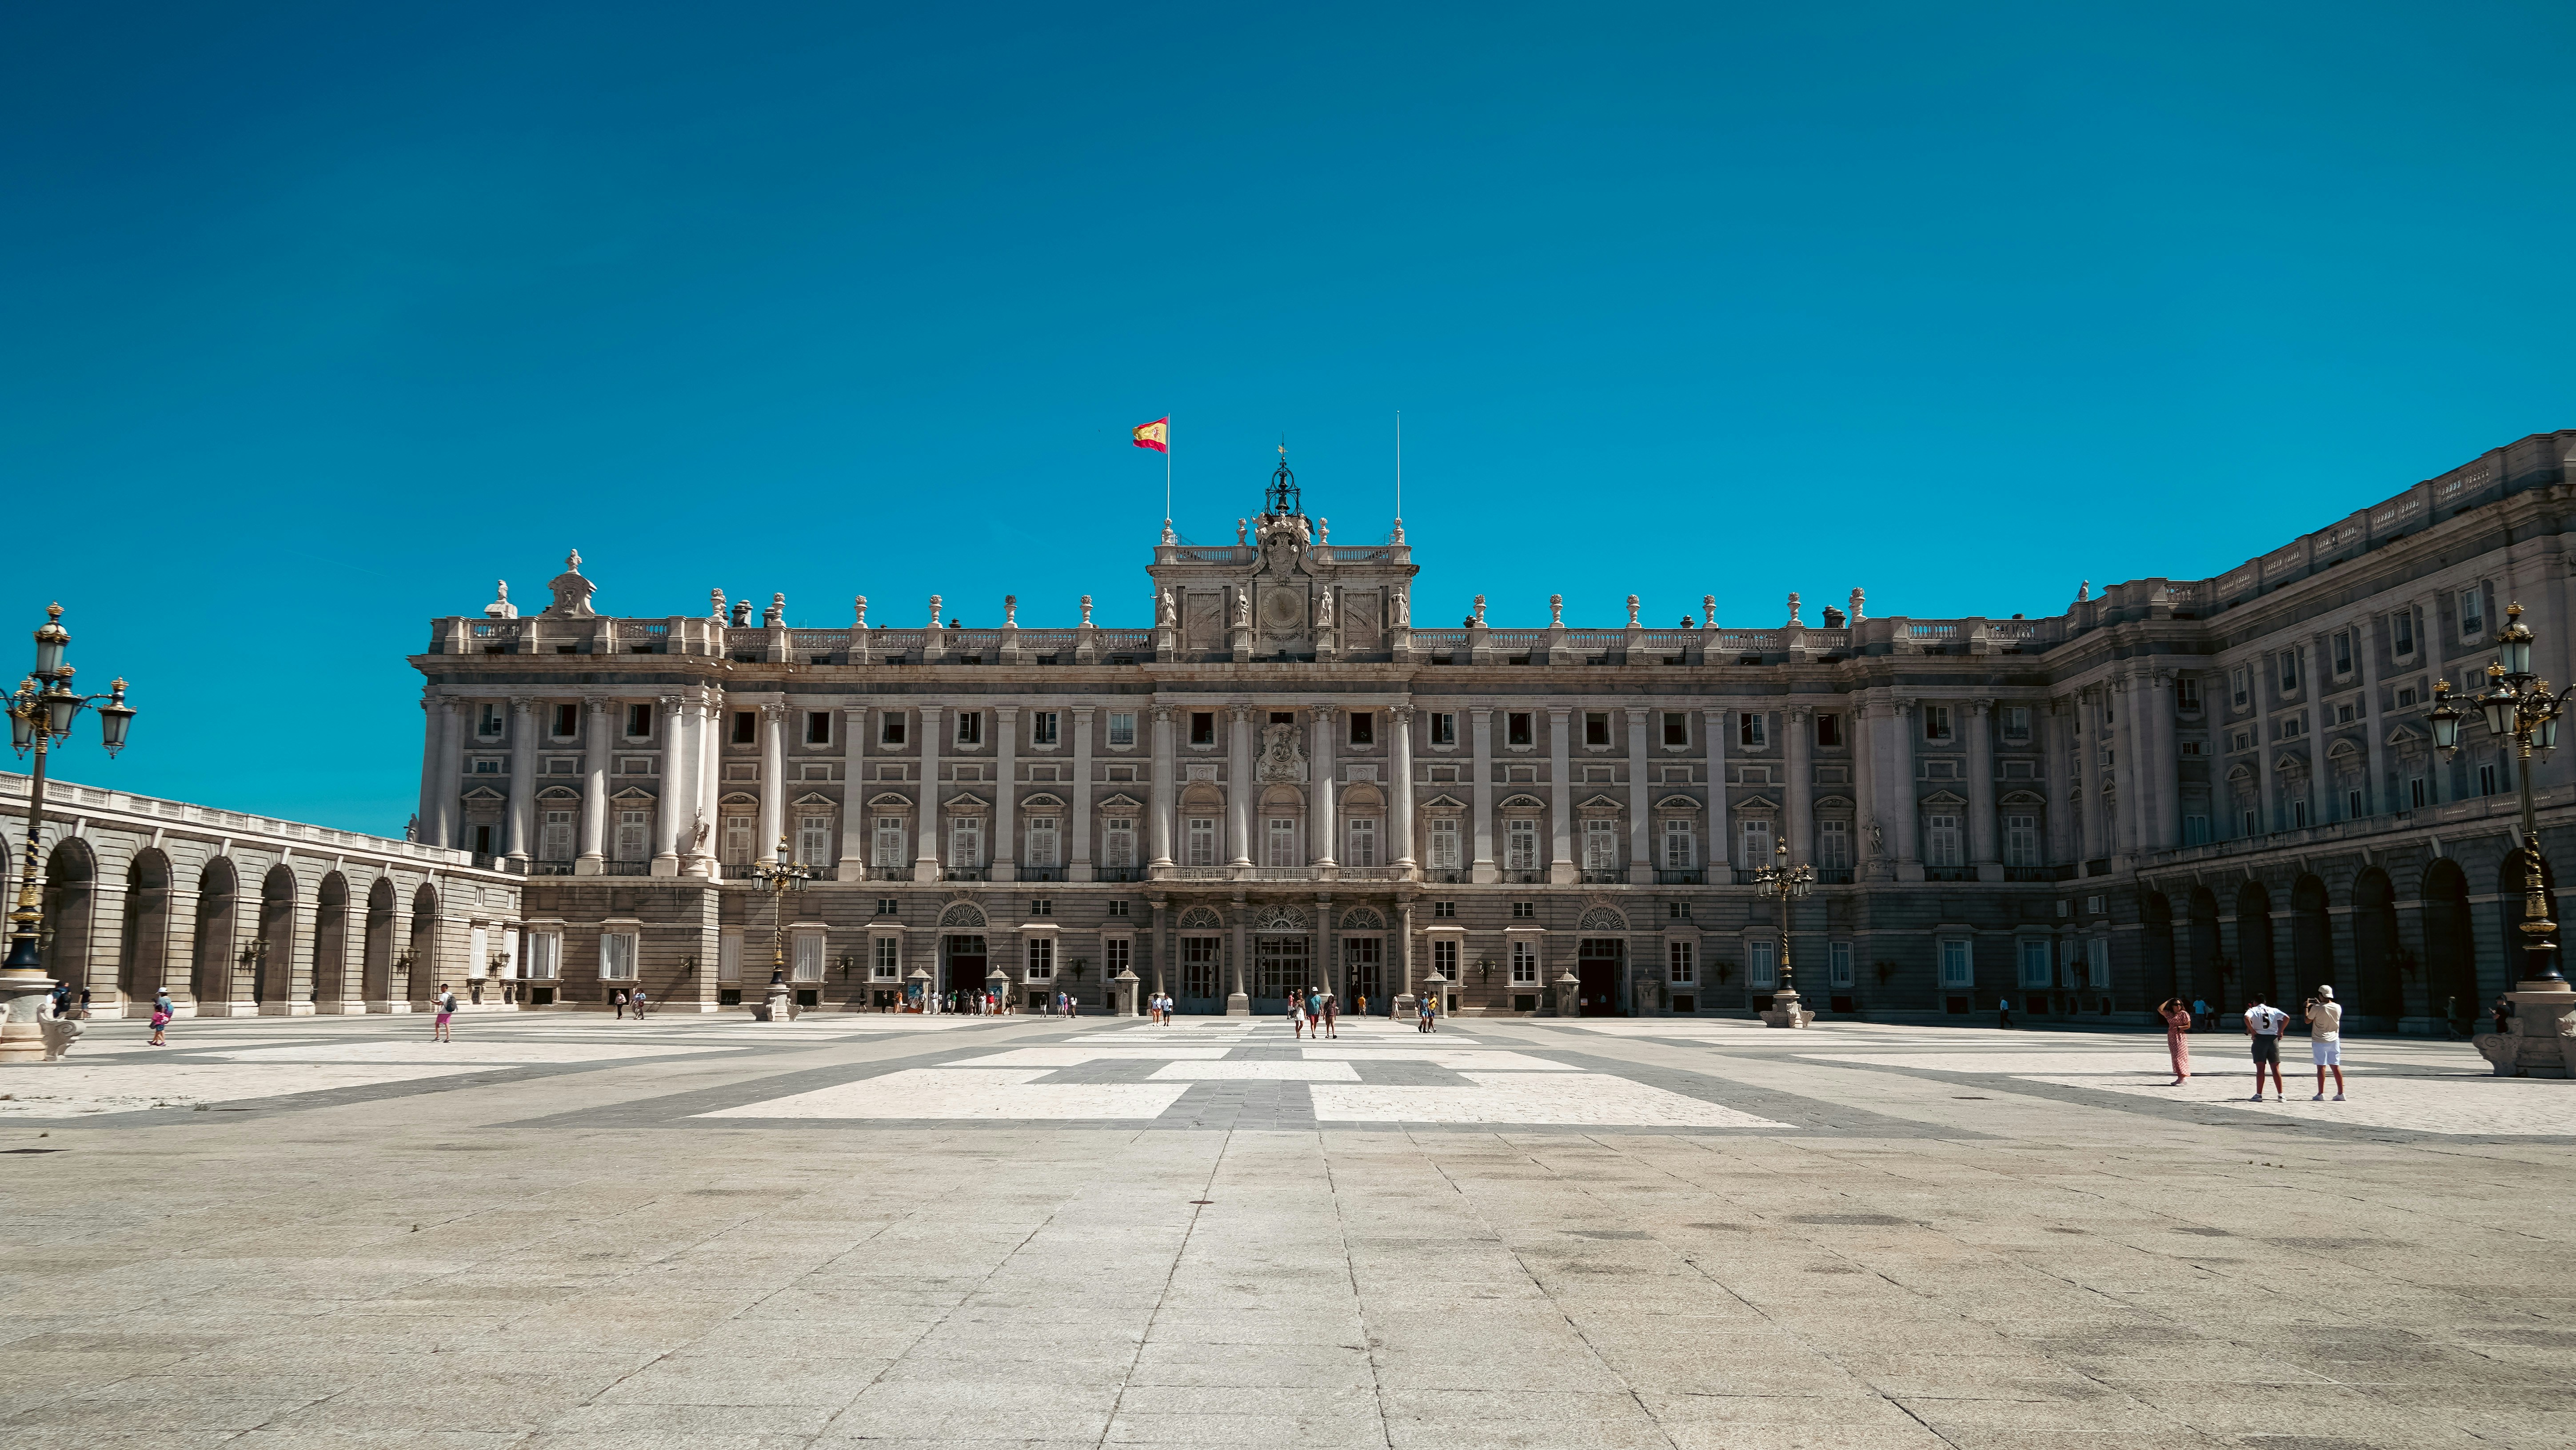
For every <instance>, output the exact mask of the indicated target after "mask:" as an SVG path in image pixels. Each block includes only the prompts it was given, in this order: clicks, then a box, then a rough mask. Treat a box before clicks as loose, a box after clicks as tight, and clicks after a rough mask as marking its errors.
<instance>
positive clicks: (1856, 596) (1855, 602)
mask: <svg viewBox="0 0 2576 1450" xmlns="http://www.w3.org/2000/svg"><path fill="white" fill-rule="evenodd" d="M1861 597H1862V595H1861V591H1860V590H1857V589H1855V590H1853V591H1852V597H1851V622H1852V623H1854V624H1858V623H1860V622H1861V621H1862V620H1864V619H1866V618H1868V617H1869V616H1867V615H1865V614H1863V613H1861V608H1860V605H1861Z"/></svg>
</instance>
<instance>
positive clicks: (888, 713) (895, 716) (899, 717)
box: [877, 710, 906, 745]
mask: <svg viewBox="0 0 2576 1450" xmlns="http://www.w3.org/2000/svg"><path fill="white" fill-rule="evenodd" d="M905 718H906V717H905V715H904V712H902V711H901V710H884V711H880V712H879V713H878V716H877V743H878V744H879V745H901V744H903V743H904V724H903V722H904V720H905Z"/></svg>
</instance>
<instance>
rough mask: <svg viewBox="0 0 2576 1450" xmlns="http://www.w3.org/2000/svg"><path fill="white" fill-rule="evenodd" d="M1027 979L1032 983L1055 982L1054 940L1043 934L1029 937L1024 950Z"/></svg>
mask: <svg viewBox="0 0 2576 1450" xmlns="http://www.w3.org/2000/svg"><path fill="white" fill-rule="evenodd" d="M1025 958H1026V962H1027V966H1028V979H1029V980H1030V981H1032V982H1052V981H1054V980H1055V938H1054V937H1053V936H1050V935H1047V934H1045V933H1043V932H1042V933H1040V934H1038V935H1036V936H1033V937H1030V938H1029V940H1028V945H1027V947H1026V948H1025Z"/></svg>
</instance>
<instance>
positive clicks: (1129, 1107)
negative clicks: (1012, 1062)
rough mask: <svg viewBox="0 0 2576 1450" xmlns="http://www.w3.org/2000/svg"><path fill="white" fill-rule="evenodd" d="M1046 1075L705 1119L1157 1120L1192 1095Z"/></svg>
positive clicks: (827, 1099)
mask: <svg viewBox="0 0 2576 1450" xmlns="http://www.w3.org/2000/svg"><path fill="white" fill-rule="evenodd" d="M1047 1075H1048V1074H1047V1069H1044V1068H955V1067H929V1068H909V1069H906V1070H904V1071H901V1072H890V1073H886V1074H885V1075H883V1076H881V1077H871V1078H861V1079H860V1080H858V1081H856V1082H846V1083H840V1084H837V1085H835V1086H832V1087H827V1088H817V1089H815V1090H814V1091H812V1092H804V1093H794V1094H791V1095H789V1096H787V1097H783V1098H771V1099H770V1100H768V1101H766V1102H759V1103H751V1104H748V1105H746V1106H743V1107H739V1108H720V1109H718V1110H716V1111H715V1112H711V1113H700V1114H698V1115H697V1116H699V1117H701V1118H868V1119H878V1120H896V1121H901V1120H908V1119H922V1120H929V1119H961V1118H963V1119H971V1118H989V1119H993V1120H996V1121H1008V1120H1011V1119H1015V1118H1029V1119H1039V1118H1048V1119H1130V1118H1156V1117H1160V1116H1162V1114H1163V1112H1164V1110H1165V1109H1167V1108H1169V1107H1171V1105H1172V1104H1174V1103H1176V1102H1178V1101H1180V1097H1181V1094H1183V1093H1185V1092H1187V1091H1189V1088H1188V1085H1187V1084H1184V1083H1169V1084H1165V1083H1040V1082H1038V1081H1036V1079H1038V1078H1041V1077H1045V1076H1047Z"/></svg>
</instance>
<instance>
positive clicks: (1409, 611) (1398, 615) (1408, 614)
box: [1395, 585, 1413, 629]
mask: <svg viewBox="0 0 2576 1450" xmlns="http://www.w3.org/2000/svg"><path fill="white" fill-rule="evenodd" d="M1395 627H1396V628H1398V629H1411V628H1412V627H1413V592H1412V591H1411V590H1409V589H1406V588H1404V587H1402V586H1401V585H1399V586H1397V588H1396V591H1395Z"/></svg>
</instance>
